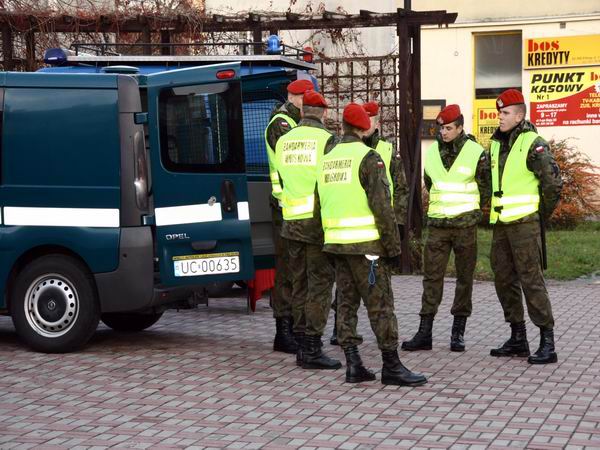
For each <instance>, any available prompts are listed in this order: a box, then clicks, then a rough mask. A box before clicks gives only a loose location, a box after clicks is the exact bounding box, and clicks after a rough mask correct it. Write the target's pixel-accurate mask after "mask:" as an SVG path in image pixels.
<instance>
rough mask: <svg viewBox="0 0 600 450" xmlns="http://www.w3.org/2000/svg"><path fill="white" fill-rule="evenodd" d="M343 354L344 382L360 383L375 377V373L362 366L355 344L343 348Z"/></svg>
mask: <svg viewBox="0 0 600 450" xmlns="http://www.w3.org/2000/svg"><path fill="white" fill-rule="evenodd" d="M344 354H345V355H346V383H360V382H362V381H373V380H374V379H375V374H374V373H373V372H371V371H370V370H369V369H367V368H366V367H365V366H363V362H362V359H361V358H360V354H359V353H358V347H357V346H356V345H353V346H351V347H347V348H345V349H344Z"/></svg>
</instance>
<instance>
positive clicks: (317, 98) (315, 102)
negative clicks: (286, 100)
mask: <svg viewBox="0 0 600 450" xmlns="http://www.w3.org/2000/svg"><path fill="white" fill-rule="evenodd" d="M302 103H303V104H304V105H306V106H320V107H321V108H327V101H325V97H323V96H322V95H321V94H319V93H318V92H315V91H312V90H311V91H306V92H305V93H304V97H303V100H302Z"/></svg>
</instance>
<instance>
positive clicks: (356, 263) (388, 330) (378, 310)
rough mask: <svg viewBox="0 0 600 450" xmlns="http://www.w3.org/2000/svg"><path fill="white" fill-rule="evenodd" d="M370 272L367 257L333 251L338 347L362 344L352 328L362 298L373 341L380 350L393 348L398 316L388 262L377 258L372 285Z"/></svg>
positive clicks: (369, 262)
mask: <svg viewBox="0 0 600 450" xmlns="http://www.w3.org/2000/svg"><path fill="white" fill-rule="evenodd" d="M370 272H371V261H369V260H368V259H367V258H366V257H365V256H364V255H340V254H336V255H335V282H336V286H337V290H338V297H337V303H338V305H337V314H338V323H337V335H338V341H339V343H340V345H341V346H342V347H350V346H353V345H360V344H362V342H363V339H362V336H360V335H359V334H358V333H357V331H356V326H357V323H358V308H359V307H360V300H361V298H362V300H363V302H364V305H365V307H366V308H367V314H368V316H369V322H370V323H371V329H372V330H373V333H375V337H376V338H377V345H378V346H379V348H380V349H381V350H386V351H387V350H395V349H396V348H397V347H398V320H397V319H396V315H395V313H394V295H393V293H392V286H391V270H390V267H389V265H388V263H387V262H386V261H384V260H383V259H382V258H379V260H377V267H376V268H375V269H374V275H375V283H374V284H373V285H371V284H370V283H369V273H370Z"/></svg>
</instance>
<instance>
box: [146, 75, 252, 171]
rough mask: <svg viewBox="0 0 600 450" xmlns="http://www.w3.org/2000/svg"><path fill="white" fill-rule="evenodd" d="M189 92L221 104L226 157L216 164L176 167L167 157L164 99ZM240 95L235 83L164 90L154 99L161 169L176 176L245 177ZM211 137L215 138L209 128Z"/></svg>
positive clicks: (183, 164)
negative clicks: (218, 97)
mask: <svg viewBox="0 0 600 450" xmlns="http://www.w3.org/2000/svg"><path fill="white" fill-rule="evenodd" d="M188 91H189V92H193V93H194V94H195V95H221V96H222V97H223V98H224V100H225V108H226V120H225V122H226V124H227V130H226V131H225V134H226V136H227V140H228V146H227V156H226V158H225V159H224V160H223V161H221V162H219V163H214V164H210V163H206V164H205V163H179V162H175V161H173V160H172V159H171V157H170V155H169V146H168V133H167V119H168V113H167V111H166V104H167V103H166V99H167V98H170V97H176V96H178V95H182V94H178V92H188ZM241 99H242V95H241V84H240V82H239V81H232V82H221V83H210V84H198V85H186V86H177V87H166V88H163V89H161V90H160V93H159V96H158V99H157V101H158V137H159V143H160V159H161V163H162V165H163V166H164V168H165V169H166V170H168V171H170V172H176V173H245V171H246V163H245V153H244V136H243V118H242V101H241ZM211 132H212V133H213V136H215V135H216V132H215V130H214V127H212V126H211Z"/></svg>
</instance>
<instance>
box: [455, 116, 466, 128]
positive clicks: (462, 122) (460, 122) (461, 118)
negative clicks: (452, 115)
mask: <svg viewBox="0 0 600 450" xmlns="http://www.w3.org/2000/svg"><path fill="white" fill-rule="evenodd" d="M452 123H453V124H454V125H456V126H457V127H462V126H464V125H465V116H463V115H462V114H461V115H460V116H458V119H456V120H455V121H454V122H452Z"/></svg>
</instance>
